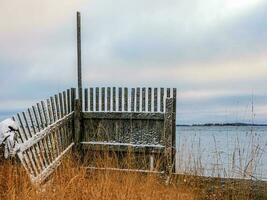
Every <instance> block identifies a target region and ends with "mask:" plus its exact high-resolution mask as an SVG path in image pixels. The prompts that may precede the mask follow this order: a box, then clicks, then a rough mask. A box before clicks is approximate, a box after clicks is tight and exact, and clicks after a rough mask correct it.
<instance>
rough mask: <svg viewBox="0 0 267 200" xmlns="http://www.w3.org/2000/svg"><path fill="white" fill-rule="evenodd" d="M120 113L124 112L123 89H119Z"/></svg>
mask: <svg viewBox="0 0 267 200" xmlns="http://www.w3.org/2000/svg"><path fill="white" fill-rule="evenodd" d="M119 111H122V88H121V87H120V88H119Z"/></svg>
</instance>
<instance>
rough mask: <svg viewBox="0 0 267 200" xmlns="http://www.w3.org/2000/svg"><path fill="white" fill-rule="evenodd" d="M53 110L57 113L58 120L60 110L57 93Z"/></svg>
mask: <svg viewBox="0 0 267 200" xmlns="http://www.w3.org/2000/svg"><path fill="white" fill-rule="evenodd" d="M55 109H56V110H55V111H56V115H57V120H59V119H60V118H61V117H60V110H59V100H58V95H57V94H56V95H55Z"/></svg>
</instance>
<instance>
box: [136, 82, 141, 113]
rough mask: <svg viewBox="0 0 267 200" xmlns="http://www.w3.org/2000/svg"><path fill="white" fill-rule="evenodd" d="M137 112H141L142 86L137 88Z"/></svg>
mask: <svg viewBox="0 0 267 200" xmlns="http://www.w3.org/2000/svg"><path fill="white" fill-rule="evenodd" d="M136 112H140V88H139V87H138V88H136Z"/></svg>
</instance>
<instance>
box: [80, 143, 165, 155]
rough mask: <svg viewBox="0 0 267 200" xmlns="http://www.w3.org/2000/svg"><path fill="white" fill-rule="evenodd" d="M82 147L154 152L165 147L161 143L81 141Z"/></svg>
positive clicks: (99, 149) (113, 150) (159, 151)
mask: <svg viewBox="0 0 267 200" xmlns="http://www.w3.org/2000/svg"><path fill="white" fill-rule="evenodd" d="M81 144H82V148H83V149H90V150H93V151H107V150H108V151H111V152H115V151H120V152H129V151H130V152H135V153H136V152H140V153H151V152H152V151H153V153H154V154H159V153H163V152H164V149H165V147H164V146H162V145H138V144H136V145H135V144H131V143H112V142H81Z"/></svg>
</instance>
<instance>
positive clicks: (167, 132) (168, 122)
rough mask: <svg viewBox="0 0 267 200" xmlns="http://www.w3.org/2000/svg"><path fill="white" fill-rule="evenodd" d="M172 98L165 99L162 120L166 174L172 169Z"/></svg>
mask: <svg viewBox="0 0 267 200" xmlns="http://www.w3.org/2000/svg"><path fill="white" fill-rule="evenodd" d="M173 114H174V113H173V98H167V99H166V112H165V119H164V139H165V146H166V149H165V156H166V172H167V173H171V172H172V171H173V170H174V169H173V167H174V165H173V164H174V163H173V161H174V160H173V146H172V137H173V133H172V131H173V127H172V126H173V121H172V120H173Z"/></svg>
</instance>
